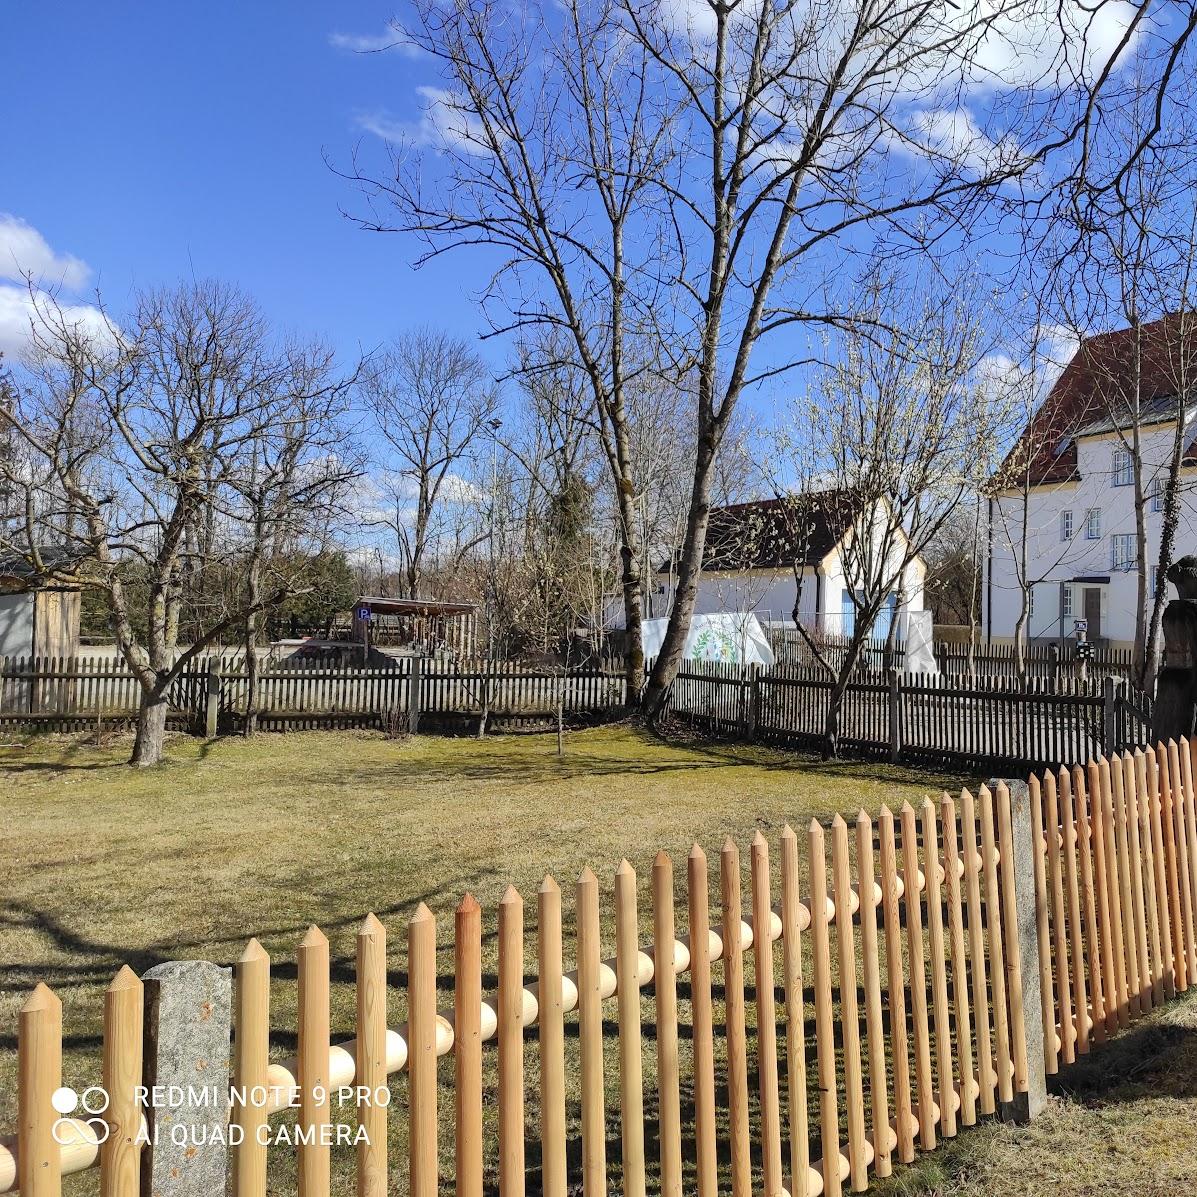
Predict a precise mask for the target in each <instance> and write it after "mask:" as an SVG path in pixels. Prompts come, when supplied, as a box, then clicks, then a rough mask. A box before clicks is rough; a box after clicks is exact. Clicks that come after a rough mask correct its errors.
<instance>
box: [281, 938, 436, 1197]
mask: <svg viewBox="0 0 1197 1197" xmlns="http://www.w3.org/2000/svg"><path fill="white" fill-rule="evenodd" d="M435 1000H436V995H435V992H434V994H433V1003H434V1004H433V1012H434V1015H435V1010H436V1006H435ZM328 1046H329V1014H328V940H327V939H326V938H325V936H324V933H323V932H322V931H321V930H320V928H319V927H310V928H309V929H308V933H307V935H305V936H304V938H303V942H302V943H301V944H300V945H299V1078H298V1079H299V1125H300V1126H302V1127H303V1128H304V1129H305V1131H306V1132H307V1133H308V1135H309V1136H310V1139H308V1140H305V1141H304V1142H302V1143H300V1145H299V1195H300V1197H328V1192H329V1180H330V1168H331V1157H330V1149H329V1143H328V1140H327V1139H324V1141H323V1142H322V1141H321V1140H322V1138H323V1135H324V1133H325V1132H323V1131H322V1128H323V1127H326V1126H327V1125H328V1121H329V1117H328V1116H329V1107H330V1104H331V1103H330V1100H329V1077H328ZM433 1050H434V1051H435V1050H436V1049H435V1047H434V1049H433ZM434 1058H435V1057H434ZM433 1133H434V1134H435V1122H434V1132H433ZM413 1197H431V1194H423V1193H418V1192H417V1190H415V1189H414V1188H413Z"/></svg>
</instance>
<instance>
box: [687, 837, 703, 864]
mask: <svg viewBox="0 0 1197 1197" xmlns="http://www.w3.org/2000/svg"><path fill="white" fill-rule="evenodd" d="M706 858H707V854H706V853H705V852H704V851H703V850H702V845H701V844H700V843H699V842H698V841H697V840H695V841H694V844H693V845H692V846H691V848H690V859H691V860H706Z"/></svg>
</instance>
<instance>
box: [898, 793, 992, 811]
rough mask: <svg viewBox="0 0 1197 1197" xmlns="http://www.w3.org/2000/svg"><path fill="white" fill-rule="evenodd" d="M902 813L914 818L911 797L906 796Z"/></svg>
mask: <svg viewBox="0 0 1197 1197" xmlns="http://www.w3.org/2000/svg"><path fill="white" fill-rule="evenodd" d="M981 789H982V791H984V789H985V787H984V786H982V787H981ZM901 813H902V818H906V816H907V815H909V816H910V817H911V818H912V819H913V818H914V807H913V806H911V805H910V799H909V798H904V799H903V800H902V812H901Z"/></svg>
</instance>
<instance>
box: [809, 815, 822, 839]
mask: <svg viewBox="0 0 1197 1197" xmlns="http://www.w3.org/2000/svg"><path fill="white" fill-rule="evenodd" d="M807 830H808V831H809V832H810V834H811V836H818V837H819V838H820V839H822V838H823V824H822V823H820V822H819V820H818V819H811V821H810V826H809V827H808V828H807Z"/></svg>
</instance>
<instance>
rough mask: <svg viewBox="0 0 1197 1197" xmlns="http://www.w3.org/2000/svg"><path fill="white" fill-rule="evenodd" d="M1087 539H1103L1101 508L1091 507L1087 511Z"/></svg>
mask: <svg viewBox="0 0 1197 1197" xmlns="http://www.w3.org/2000/svg"><path fill="white" fill-rule="evenodd" d="M1085 539H1086V540H1100V539H1101V508H1100V507H1090V508H1089V510H1088V511H1086V512H1085Z"/></svg>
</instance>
